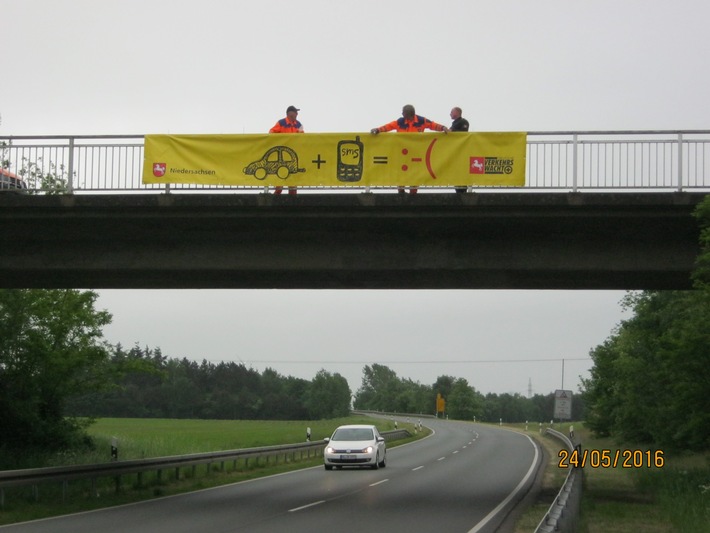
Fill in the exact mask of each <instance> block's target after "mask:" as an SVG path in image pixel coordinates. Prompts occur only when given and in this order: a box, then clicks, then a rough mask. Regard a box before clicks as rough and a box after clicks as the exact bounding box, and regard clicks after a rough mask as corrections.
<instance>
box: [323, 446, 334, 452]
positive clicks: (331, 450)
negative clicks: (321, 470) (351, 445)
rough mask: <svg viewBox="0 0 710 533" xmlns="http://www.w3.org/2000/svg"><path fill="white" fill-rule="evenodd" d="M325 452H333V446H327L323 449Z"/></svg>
mask: <svg viewBox="0 0 710 533" xmlns="http://www.w3.org/2000/svg"><path fill="white" fill-rule="evenodd" d="M325 453H335V448H333V447H332V446H328V447H327V448H326V449H325Z"/></svg>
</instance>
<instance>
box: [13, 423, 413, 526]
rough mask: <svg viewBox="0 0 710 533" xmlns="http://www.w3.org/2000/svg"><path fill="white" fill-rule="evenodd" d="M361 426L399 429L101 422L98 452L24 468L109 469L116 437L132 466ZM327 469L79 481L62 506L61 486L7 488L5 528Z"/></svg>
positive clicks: (309, 462) (96, 428) (318, 461)
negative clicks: (154, 459)
mask: <svg viewBox="0 0 710 533" xmlns="http://www.w3.org/2000/svg"><path fill="white" fill-rule="evenodd" d="M358 423H363V424H375V425H376V426H377V427H378V428H379V429H380V431H390V430H393V429H394V423H393V422H392V421H390V420H385V419H374V418H369V417H362V416H357V417H348V418H341V419H332V420H318V421H298V422H294V421H244V420H235V421H226V420H165V419H101V420H99V421H97V422H96V423H95V424H93V425H92V426H91V427H90V428H89V429H88V432H89V434H90V435H91V436H92V437H93V438H94V440H95V442H96V445H97V446H96V449H95V450H94V451H93V452H88V453H83V454H61V455H57V456H53V457H51V458H49V459H47V458H42V459H41V460H42V464H29V465H28V464H27V461H26V460H24V461H23V463H24V465H26V466H25V467H30V466H33V467H40V466H64V465H74V464H96V463H106V462H109V461H110V460H111V443H112V440H113V439H114V438H115V439H117V444H118V446H117V447H118V458H119V460H130V459H143V458H149V457H166V456H170V455H183V454H190V453H201V452H213V451H222V450H236V449H242V448H253V447H260V446H271V445H276V444H295V443H299V442H304V441H305V440H306V428H307V427H310V428H311V441H313V442H315V441H317V440H322V439H323V438H325V437H328V436H330V435H331V434H332V432H333V430H334V429H335V428H336V427H338V426H339V425H342V424H358ZM399 428H400V429H403V428H406V429H409V430H410V432H411V433H412V434H414V426H413V425H411V424H409V425H408V424H402V423H400V424H399ZM425 434H426V433H425ZM423 435H424V434H422V433H419V434H416V435H414V436H413V437H412V438H410V439H402V440H397V441H393V442H391V443H389V444H388V446H390V447H393V446H397V445H401V444H404V443H406V442H410V441H411V440H415V439H417V438H421V437H422V436H423ZM324 445H325V444H324ZM38 460H39V459H38ZM322 464H323V459H322V457H316V458H311V459H303V460H296V461H295V462H289V463H284V462H283V461H282V462H281V463H280V464H274V463H270V464H263V463H262V464H260V465H259V466H257V465H255V464H254V461H251V462H249V464H248V465H246V464H244V462H243V461H239V462H238V463H234V464H233V465H232V464H231V463H230V464H229V465H228V466H227V467H226V468H225V469H224V470H222V469H221V468H220V467H219V466H217V465H215V466H214V468H213V469H212V470H210V471H205V468H200V469H196V470H195V471H192V470H191V469H183V470H182V471H181V472H180V475H179V478H176V477H175V475H174V474H170V475H164V476H161V477H158V476H157V474H156V473H153V472H151V473H144V474H143V475H142V476H140V477H138V476H137V475H126V476H122V477H121V480H120V486H118V487H119V490H117V485H116V481H115V479H100V480H98V481H97V483H96V485H92V484H91V482H90V481H89V480H78V481H74V482H72V483H71V484H70V485H69V490H68V495H67V497H66V498H65V499H64V501H62V500H63V494H62V487H61V486H59V484H43V485H41V486H40V487H38V488H37V489H34V488H32V487H21V488H14V489H5V491H4V508H3V509H2V510H1V511H0V525H3V524H11V523H16V522H22V521H26V520H34V519H39V518H45V517H49V516H57V515H60V514H68V513H74V512H79V511H86V510H91V509H98V508H102V507H109V506H113V505H120V504H124V503H131V502H135V501H141V500H145V499H150V498H155V497H160V496H168V495H172V494H179V493H183V492H188V491H193V490H199V489H205V488H209V487H215V486H219V485H224V484H228V483H235V482H238V481H243V480H246V479H253V478H256V477H262V476H267V475H271V474H277V473H281V472H285V471H289V470H295V469H299V468H307V467H310V466H317V465H318V466H322Z"/></svg>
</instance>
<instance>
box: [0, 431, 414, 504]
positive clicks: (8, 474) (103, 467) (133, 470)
mask: <svg viewBox="0 0 710 533" xmlns="http://www.w3.org/2000/svg"><path fill="white" fill-rule="evenodd" d="M381 434H382V436H383V437H384V438H385V440H386V441H387V442H389V441H392V440H398V439H404V438H407V437H409V436H410V433H409V432H408V431H407V430H406V429H400V430H394V431H383V432H382V433H381ZM325 445H326V443H325V441H323V440H316V441H313V442H302V443H297V444H282V445H276V446H263V447H259V448H242V449H239V450H228V451H219V452H208V453H196V454H189V455H174V456H170V457H154V458H150V459H134V460H128V461H113V462H110V463H99V464H91V465H72V466H57V467H48V468H29V469H24V470H5V471H0V509H3V508H4V506H5V489H7V488H14V487H23V486H28V485H31V486H33V487H37V486H38V485H39V484H42V483H61V484H62V501H64V500H65V499H66V497H67V492H68V486H69V481H75V480H79V479H90V480H91V482H92V487H94V489H93V490H92V492H95V487H96V479H98V478H105V477H114V478H115V479H116V489H117V490H118V489H119V485H120V476H125V475H128V474H138V475H139V476H140V475H141V474H142V473H143V472H149V471H153V472H157V473H158V478H159V479H162V472H163V470H167V469H175V477H176V479H177V478H179V470H180V469H181V468H185V467H192V468H193V470H194V468H196V467H197V466H198V465H207V469H208V471H209V470H211V468H212V465H214V464H219V465H220V470H224V468H225V463H226V462H228V461H233V462H234V465H235V468H236V462H237V461H238V460H240V459H241V460H244V461H245V462H248V461H249V460H250V459H254V460H255V461H258V460H259V459H265V460H266V462H267V463H268V462H269V458H274V461H275V463H278V458H279V457H283V461H284V462H287V461H289V458H290V460H291V461H292V462H294V461H296V454H300V459H303V458H304V453H305V454H306V459H310V458H311V457H318V456H322V455H323V450H324V448H325ZM245 467H246V465H245ZM139 479H140V478H139ZM140 484H141V483H140V481H139V485H140ZM34 492H35V494H36V495H37V494H38V492H37V491H36V490H35V491H34ZM36 497H37V496H36Z"/></svg>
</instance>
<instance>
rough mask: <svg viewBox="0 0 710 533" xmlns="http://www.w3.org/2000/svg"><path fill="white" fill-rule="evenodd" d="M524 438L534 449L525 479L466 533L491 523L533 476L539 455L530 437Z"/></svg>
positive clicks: (471, 532) (472, 532)
mask: <svg viewBox="0 0 710 533" xmlns="http://www.w3.org/2000/svg"><path fill="white" fill-rule="evenodd" d="M525 437H527V439H528V440H529V441H530V444H532V446H533V448H534V449H535V457H533V461H532V464H531V465H530V468H528V473H527V474H525V477H524V478H523V479H521V480H520V483H518V486H517V487H515V489H513V492H511V493H510V494H509V495H508V497H507V498H506V499H505V500H503V501H502V502H500V503H499V504H498V506H497V507H496V508H495V509H493V510H492V511H491V512H490V513H488V514H487V515H486V516H485V518H484V519H483V520H481V521H480V522H479V523H478V524H476V525H475V526H474V527H473V529H469V530H468V533H476V532H477V531H480V530H481V529H482V528H483V527H484V526H485V525H486V524H487V523H488V522H490V521H491V519H492V518H493V517H494V516H495V515H497V514H498V513H499V512H500V511H501V509H503V508H504V507H505V506H506V505H508V503H510V500H512V499H513V498H514V497H515V495H516V494H517V493H518V492H519V491H520V489H522V488H523V485H525V483H527V481H528V479H529V478H530V476H532V475H533V473H534V470H535V467H536V466H537V458H538V455H539V453H538V450H537V446H536V445H535V443H534V442H533V440H532V439H531V438H530V437H528V436H527V435H525Z"/></svg>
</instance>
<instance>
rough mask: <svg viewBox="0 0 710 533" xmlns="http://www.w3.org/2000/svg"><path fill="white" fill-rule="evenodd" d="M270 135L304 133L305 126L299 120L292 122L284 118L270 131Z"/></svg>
mask: <svg viewBox="0 0 710 533" xmlns="http://www.w3.org/2000/svg"><path fill="white" fill-rule="evenodd" d="M269 133H303V124H301V123H300V122H299V121H298V120H291V119H289V118H288V117H286V118H282V119H281V120H279V121H278V122H277V123H276V124H274V127H273V128H271V129H270V130H269Z"/></svg>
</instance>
